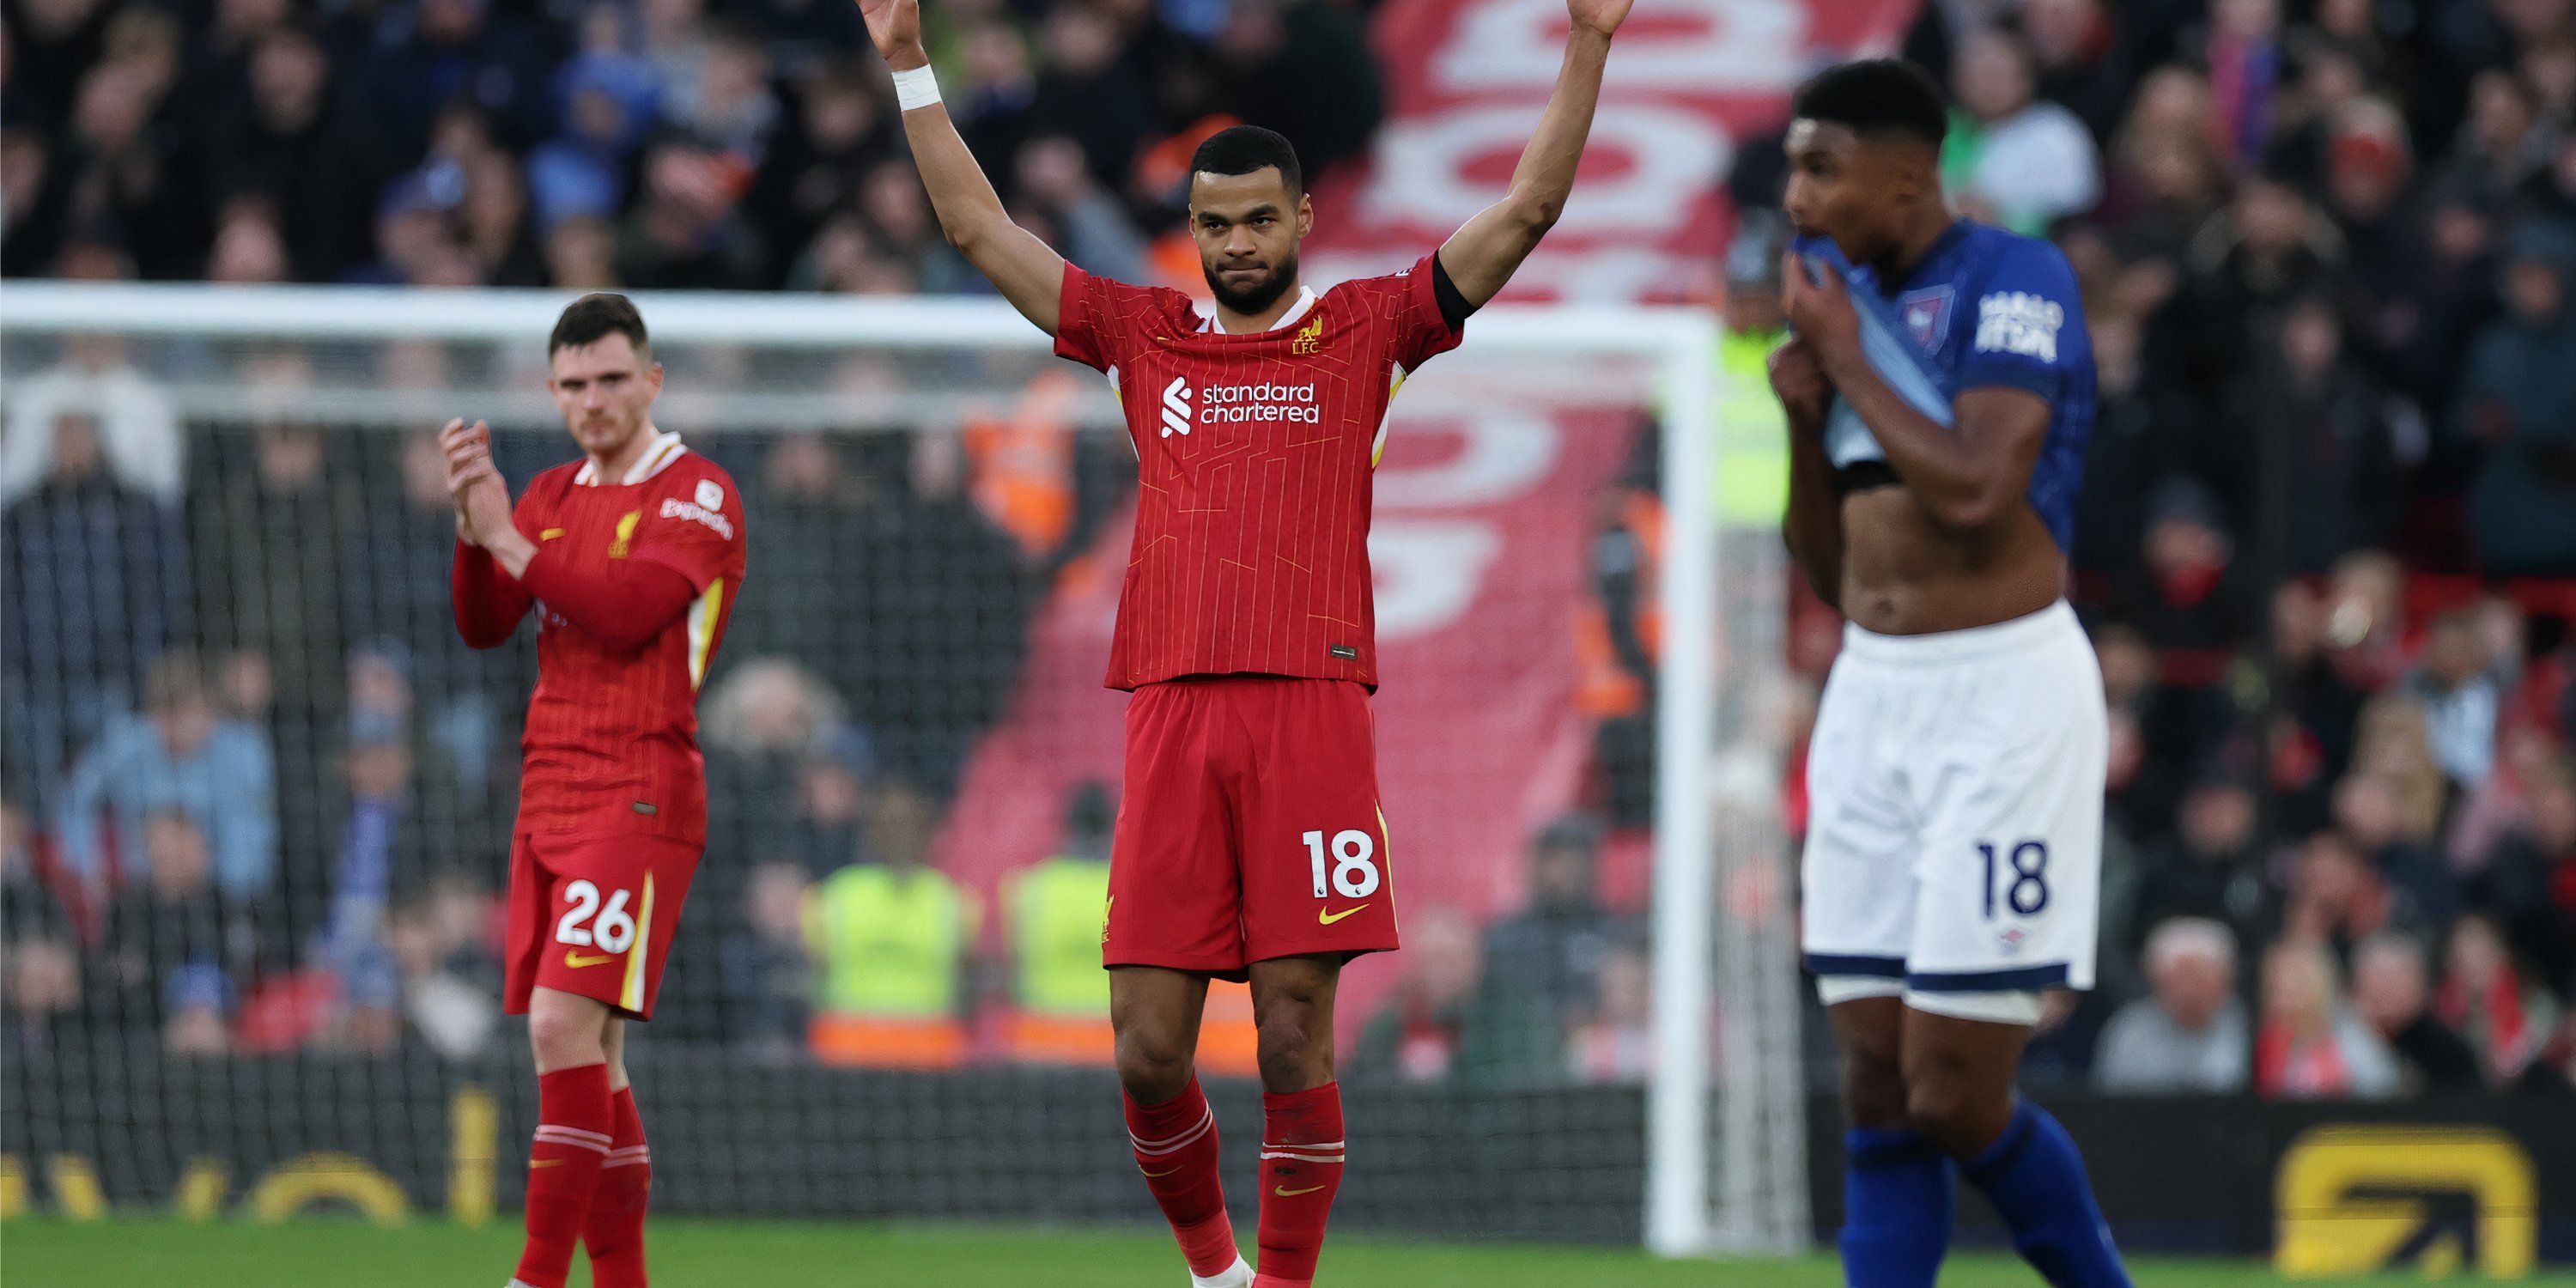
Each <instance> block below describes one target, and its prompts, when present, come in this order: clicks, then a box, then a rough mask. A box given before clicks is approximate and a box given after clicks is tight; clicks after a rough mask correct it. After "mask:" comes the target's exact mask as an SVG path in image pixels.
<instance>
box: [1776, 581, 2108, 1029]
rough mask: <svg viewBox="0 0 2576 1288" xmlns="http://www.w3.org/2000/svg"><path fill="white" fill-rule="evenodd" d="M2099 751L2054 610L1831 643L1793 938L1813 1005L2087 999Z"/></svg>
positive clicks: (2070, 644) (2091, 677)
mask: <svg viewBox="0 0 2576 1288" xmlns="http://www.w3.org/2000/svg"><path fill="white" fill-rule="evenodd" d="M2108 756H2109V732H2108V720H2107V717H2106V714H2105V712H2104V710H2103V702H2102V676H2101V671H2100V670H2099V668H2098V665H2097V664H2096V663H2095V661H2094V658H2093V650H2092V648H2091V646H2090V645H2089V644H2088V643H2086V641H2085V638H2084V633H2083V630H2082V629H2081V628H2080V627H2079V626H2077V625H2076V623H2075V619H2074V614H2073V613H2072V612H2070V611H2066V610H2065V607H2064V605H2062V604H2061V605H2059V606H2058V607H2057V608H2055V609H2052V610H2049V611H2047V612H2042V613H2036V614H2033V615H2031V616H2029V617H2026V618H2019V619H2015V620H2013V621H2011V622H2006V623H2003V624H2001V625H1997V626H1991V627H1979V628H1976V629H1973V630H1967V631H1956V632H1949V633H1947V634H1943V635H1930V636H1903V637H1888V636H1876V635H1870V634H1868V633H1866V632H1858V631H1853V632H1847V633H1846V638H1845V643H1844V646H1843V653H1842V655H1841V656H1840V657H1838V658H1836V659H1835V661H1834V669H1833V673H1832V675H1831V676H1830V677H1829V678H1828V679H1827V681H1826V684H1825V696H1824V700H1823V702H1822V704H1821V705H1820V706H1819V707H1818V709H1817V714H1816V731H1815V736H1814V738H1813V739H1812V740H1811V741H1810V743H1809V747H1808V753H1807V786H1808V796H1809V800H1810V804H1811V809H1810V814H1809V821H1808V830H1807V851H1806V857H1805V863H1804V865H1803V866H1804V871H1803V874H1802V877H1803V885H1804V893H1805V900H1804V903H1805V908H1804V912H1805V923H1806V924H1805V933H1804V938H1805V946H1806V952H1807V966H1808V969H1810V970H1812V971H1814V972H1815V973H1816V974H1817V976H1818V977H1819V978H1820V979H1821V980H1822V984H1821V988H1822V991H1823V992H1824V994H1825V998H1826V1000H1827V1001H1828V1002H1829V1003H1830V1002H1833V1001H1837V1000H1846V999H1849V998H1853V997H1867V996H1887V995H1893V994H1896V993H1899V992H1901V993H1903V994H1904V995H1905V996H1906V997H1907V998H1908V999H1909V1005H1919V1006H1920V1009H1928V1010H1936V1011H1942V1012H1943V1013H1945V1014H1965V1013H1969V1012H1964V1011H1961V1010H1957V1009H1950V1010H1943V1006H1942V1003H1941V1001H1940V999H1939V997H1938V996H1937V995H1940V994H1949V995H1954V996H1957V995H1967V994H1987V993H2004V992H2026V991H2031V990H2038V989H2046V988H2057V987H2066V988H2075V989H2086V988H2091V987H2092V986H2093V956H2094V939H2095V933H2096V926H2097V923H2098V920H2099V916H2100V908H2099V903H2100V897H2101V891H2100V885H2101V868H2102V784H2103V775H2104V770H2105V767H2106V762H2107V760H2108ZM1916 999H1929V1001H1928V1004H1927V1003H1919V1002H1918V1001H1917V1000H1916ZM1994 1014H2001V1012H1996V1013H1994ZM1989 1017H1990V1016H1989V1013H1988V1012H1986V1011H1976V1012H1974V1013H1973V1014H1972V1018H1989Z"/></svg>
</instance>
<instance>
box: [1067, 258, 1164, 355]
mask: <svg viewBox="0 0 2576 1288" xmlns="http://www.w3.org/2000/svg"><path fill="white" fill-rule="evenodd" d="M1059 292H1060V293H1059V294H1058V296H1057V298H1056V324H1055V354H1056V356H1057V357H1059V358H1071V359H1073V360H1074V361H1076V362H1079V363H1081V364H1082V365H1084V366H1086V367H1090V368H1093V369H1094V370H1098V371H1108V370H1110V369H1111V368H1113V367H1117V366H1119V365H1121V364H1123V363H1125V362H1126V361H1127V359H1128V357H1129V356H1130V355H1132V354H1134V353H1135V352H1136V351H1137V350H1138V349H1140V348H1142V347H1144V345H1145V344H1147V343H1148V342H1150V341H1151V340H1152V339H1153V338H1154V337H1155V336H1156V335H1159V334H1163V333H1164V332H1166V331H1169V330H1171V329H1172V328H1173V327H1174V326H1175V325H1176V324H1175V322H1174V315H1175V312H1176V311H1177V312H1178V313H1187V312H1188V311H1189V297H1188V296H1186V295H1183V294H1181V293H1180V292H1178V291H1173V290H1166V289H1163V288H1159V287H1150V286H1135V285H1131V284H1129V283H1126V282H1121V281H1119V280H1117V279H1115V278H1109V277H1099V276H1096V275H1094V274H1091V273H1086V272H1084V271H1082V269H1080V268H1079V267H1077V266H1075V265H1073V264H1069V263H1068V264H1066V265H1065V266H1064V285H1063V286H1062V287H1060V288H1059Z"/></svg>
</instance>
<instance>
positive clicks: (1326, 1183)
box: [1252, 957, 1344, 1288]
mask: <svg viewBox="0 0 2576 1288" xmlns="http://www.w3.org/2000/svg"><path fill="white" fill-rule="evenodd" d="M1340 972H1341V962H1340V960H1339V959H1338V958H1331V957H1290V958H1280V959H1277V960H1273V961H1265V962H1256V963H1254V964H1253V967H1252V1012H1253V1023H1254V1024H1255V1025H1257V1026H1258V1027H1259V1029H1260V1061H1261V1082H1262V1087H1263V1094H1262V1097H1261V1109H1262V1127H1261V1234H1260V1238H1261V1266H1260V1273H1259V1274H1258V1275H1257V1276H1256V1277H1255V1278H1254V1279H1253V1288H1306V1285H1308V1284H1311V1283H1313V1282H1314V1278H1315V1263H1316V1260H1317V1259H1318V1258H1319V1257H1320V1256H1321V1254H1322V1252H1323V1248H1324V1226H1325V1223H1326V1222H1327V1221H1328V1220H1329V1219H1330V1218H1331V1216H1332V1211H1333V1196H1334V1195H1335V1194H1336V1193H1338V1192H1339V1191H1340V1190H1341V1187H1342V1160H1343V1146H1344V1141H1343V1130H1342V1088H1341V1084H1340V1083H1337V1082H1335V1081H1333V1080H1332V1079H1333V989H1334V984H1335V983H1336V982H1337V980H1338V979H1339V977H1340Z"/></svg>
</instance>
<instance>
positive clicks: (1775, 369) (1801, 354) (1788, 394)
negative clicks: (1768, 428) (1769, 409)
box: [1769, 336, 1833, 430]
mask: <svg viewBox="0 0 2576 1288" xmlns="http://www.w3.org/2000/svg"><path fill="white" fill-rule="evenodd" d="M1769 365H1770V369H1771V392H1772V394H1773V395H1775V396H1777V397H1778V398H1779V399H1780V407H1781V409H1782V410H1783V411H1786V412H1787V413H1788V414H1789V425H1790V427H1791V428H1793V429H1799V430H1813V429H1817V428H1821V427H1822V426H1823V424H1824V421H1825V400H1826V399H1827V398H1828V397H1830V396H1832V393H1833V387H1832V386H1831V385H1829V384H1827V383H1826V381H1825V368H1824V364H1823V363H1820V362H1818V361H1816V351H1815V350H1814V349H1813V348H1812V347H1810V346H1809V345H1808V344H1807V342H1806V341H1805V340H1802V339H1799V338H1797V337H1795V336H1792V337H1790V338H1789V339H1787V340H1783V341H1781V342H1780V345H1779V347H1778V348H1775V349H1773V350H1772V351H1771V357H1770V363H1769Z"/></svg>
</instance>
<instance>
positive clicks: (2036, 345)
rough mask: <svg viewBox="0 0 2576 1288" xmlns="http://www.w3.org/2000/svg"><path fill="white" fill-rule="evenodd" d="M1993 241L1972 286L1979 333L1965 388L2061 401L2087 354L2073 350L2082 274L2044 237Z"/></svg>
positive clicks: (1973, 336)
mask: <svg viewBox="0 0 2576 1288" xmlns="http://www.w3.org/2000/svg"><path fill="white" fill-rule="evenodd" d="M1991 236H1992V238H1993V248H1992V249H1991V250H1990V251H1989V252H1988V253H1987V254H1986V255H1985V256H1983V257H1982V259H1983V261H1984V263H1983V270H1982V271H1981V272H1978V273H1976V274H1974V275H1972V276H1971V277H1970V279H1969V282H1968V286H1969V288H1970V290H1971V291H1972V292H1973V294H1972V295H1971V297H1970V308H1971V309H1972V311H1973V318H1974V330H1973V331H1971V333H1970V338H1969V342H1968V352H1967V356H1966V357H1965V358H1964V359H1963V360H1962V361H1961V362H1960V364H1959V388H1960V389H1961V390H1968V389H1976V388H1981V387H1985V386H1991V385H2004V386H2009V387H2012V388H2016V389H2027V390H2029V391H2031V392H2032V393H2035V394H2038V395H2039V396H2040V397H2042V398H2046V399H2049V400H2051V401H2055V400H2056V399H2057V397H2058V396H2059V394H2061V393H2062V392H2063V391H2064V390H2065V389H2066V386H2067V379H2068V376H2069V374H2070V373H2071V371H2072V369H2073V366H2074V364H2075V362H2076V361H2078V359H2079V355H2080V354H2081V352H2082V346H2080V345H2076V344H2073V343H2068V341H2071V340H2072V339H2073V338H2074V336H2075V335H2077V334H2079V333H2081V332H2082V330H2083V327H2084V315H2083V303H2082V300H2081V298H2080V297H2079V296H2078V294H2077V292H2076V288H2075V269H2074V267H2073V266H2072V265H2070V264H2068V263H2067V262H2066V256H2065V254H2064V253H2062V252H2060V251H2059V250H2058V249H2057V248H2056V247H2055V246H2052V245H2050V244H2049V243H2047V242H2045V241H2041V240H2040V239H2038V238H2035V237H2020V236H2015V235H2012V234H2009V233H2000V232H1999V233H1994V234H1991Z"/></svg>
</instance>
